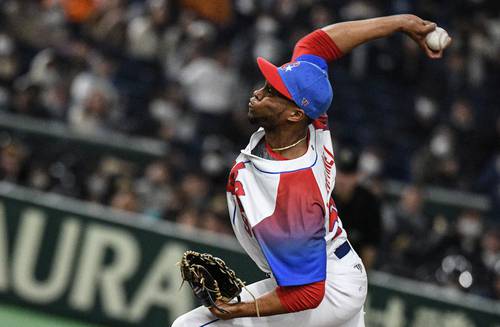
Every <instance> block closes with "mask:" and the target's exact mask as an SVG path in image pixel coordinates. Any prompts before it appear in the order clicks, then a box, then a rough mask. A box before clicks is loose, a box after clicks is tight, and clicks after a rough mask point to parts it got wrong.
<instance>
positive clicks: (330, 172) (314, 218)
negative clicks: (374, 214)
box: [227, 115, 346, 286]
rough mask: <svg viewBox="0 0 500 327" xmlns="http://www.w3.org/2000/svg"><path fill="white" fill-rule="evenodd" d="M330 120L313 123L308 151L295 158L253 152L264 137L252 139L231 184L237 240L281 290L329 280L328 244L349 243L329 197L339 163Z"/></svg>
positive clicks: (229, 194) (260, 133)
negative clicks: (274, 156)
mask: <svg viewBox="0 0 500 327" xmlns="http://www.w3.org/2000/svg"><path fill="white" fill-rule="evenodd" d="M326 121H327V117H326V115H325V116H324V117H321V118H320V119H318V120H316V121H315V122H314V123H313V124H310V125H309V136H310V138H309V145H308V150H307V152H306V153H305V154H304V155H303V156H301V157H299V158H296V159H292V160H279V161H275V160H267V159H263V158H260V157H258V156H255V155H253V154H252V149H253V148H254V147H255V146H257V144H258V143H259V141H260V140H261V139H262V137H264V134H265V132H264V130H263V129H262V128H261V129H259V130H258V131H257V132H255V133H254V134H253V135H252V137H251V138H250V143H249V144H248V146H247V147H246V148H245V149H244V150H242V151H241V154H240V155H239V156H238V158H237V159H236V163H235V165H234V166H233V168H232V170H231V173H230V176H229V182H228V184H227V198H228V207H229V215H230V217H231V223H232V226H233V229H234V232H235V235H236V237H237V238H238V240H239V242H240V243H241V245H242V246H243V248H244V249H245V251H246V252H247V253H248V255H249V256H250V257H251V258H252V259H253V260H254V261H255V263H256V264H257V265H258V267H259V268H260V269H261V270H263V271H264V272H267V273H272V275H273V277H274V278H275V279H276V281H277V283H278V285H280V286H292V285H304V284H309V283H313V282H317V281H321V280H325V279H326V257H327V254H326V247H327V246H326V245H327V242H328V241H330V240H331V239H333V238H335V239H336V240H338V239H340V238H344V239H346V233H345V231H344V230H343V228H342V226H341V222H340V219H339V218H338V215H337V209H336V208H335V204H334V202H333V199H332V198H331V193H332V190H333V187H334V184H335V163H334V156H333V149H332V142H331V136H330V131H329V130H328V128H327V125H326Z"/></svg>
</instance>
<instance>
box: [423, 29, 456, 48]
mask: <svg viewBox="0 0 500 327" xmlns="http://www.w3.org/2000/svg"><path fill="white" fill-rule="evenodd" d="M449 41H450V36H449V35H448V32H446V30H445V29H443V28H441V27H436V29H435V30H434V31H432V32H430V33H429V34H427V36H426V37H425V43H427V45H428V46H429V48H430V49H431V50H433V51H440V50H443V49H444V48H445V47H446V45H447V44H448V42H449Z"/></svg>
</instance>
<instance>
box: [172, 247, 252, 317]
mask: <svg viewBox="0 0 500 327" xmlns="http://www.w3.org/2000/svg"><path fill="white" fill-rule="evenodd" d="M179 266H180V269H181V276H182V280H183V283H184V282H185V281H187V282H188V283H189V285H190V286H191V288H192V289H193V293H194V295H195V296H196V297H197V298H198V299H199V300H200V301H201V303H202V304H203V305H204V306H206V307H212V306H213V307H216V308H217V309H218V310H220V311H221V312H224V313H227V311H225V310H224V309H222V308H220V307H218V306H217V305H216V304H215V301H216V300H221V301H223V302H229V301H231V300H232V299H234V298H235V297H236V298H237V299H238V302H240V301H241V299H240V296H239V295H240V293H241V290H242V288H244V287H245V283H244V282H243V281H241V279H239V278H238V277H236V274H235V273H234V271H233V270H232V269H230V268H229V267H228V266H227V265H226V263H225V262H224V261H223V260H222V259H220V258H217V257H214V256H213V255H211V254H208V253H198V252H195V251H186V252H185V253H184V255H183V256H182V260H181V262H179ZM181 286H182V285H181Z"/></svg>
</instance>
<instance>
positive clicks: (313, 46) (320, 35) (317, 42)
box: [292, 29, 343, 62]
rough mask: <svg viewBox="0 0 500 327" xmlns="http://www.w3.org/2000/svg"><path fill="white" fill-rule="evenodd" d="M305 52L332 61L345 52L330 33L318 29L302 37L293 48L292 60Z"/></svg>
mask: <svg viewBox="0 0 500 327" xmlns="http://www.w3.org/2000/svg"><path fill="white" fill-rule="evenodd" d="M305 54H310V55H315V56H318V57H321V58H323V59H325V60H326V61H327V62H332V61H334V60H336V59H338V58H340V57H341V56H342V55H343V54H342V51H340V49H339V48H338V47H337V45H336V44H335V42H334V41H333V40H332V39H331V38H330V37H329V36H328V34H327V33H326V32H325V31H323V30H321V29H317V30H315V31H313V32H311V33H309V34H308V35H306V36H304V37H303V38H302V39H300V40H299V41H298V42H297V44H296V45H295V48H294V50H293V56H292V61H294V60H295V59H296V58H297V57H299V56H301V55H305Z"/></svg>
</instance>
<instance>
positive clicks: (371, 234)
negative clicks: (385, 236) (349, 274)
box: [333, 148, 382, 269]
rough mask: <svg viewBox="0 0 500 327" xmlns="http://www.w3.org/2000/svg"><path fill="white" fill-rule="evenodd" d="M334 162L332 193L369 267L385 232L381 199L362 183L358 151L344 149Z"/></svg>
mask: <svg viewBox="0 0 500 327" xmlns="http://www.w3.org/2000/svg"><path fill="white" fill-rule="evenodd" d="M335 164H336V167H337V176H336V179H335V180H336V181H335V189H334V195H333V197H334V199H335V203H336V205H337V209H338V211H339V215H340V217H341V218H342V222H343V224H344V226H345V228H346V230H348V231H349V240H350V242H351V243H352V246H353V247H354V249H356V251H358V252H359V253H360V256H361V258H362V259H363V263H364V264H365V267H366V269H372V268H373V267H374V266H375V264H376V260H377V254H378V253H377V252H378V248H379V246H380V237H381V233H382V225H381V224H382V220H381V214H380V200H379V199H378V198H377V197H376V196H375V195H374V194H373V193H372V192H371V191H370V190H369V189H368V188H366V187H365V186H363V185H362V184H361V183H360V179H359V172H358V155H357V154H356V153H355V152H354V151H352V150H350V149H347V148H344V149H341V150H340V151H339V152H338V153H337V155H336V157H335Z"/></svg>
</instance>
